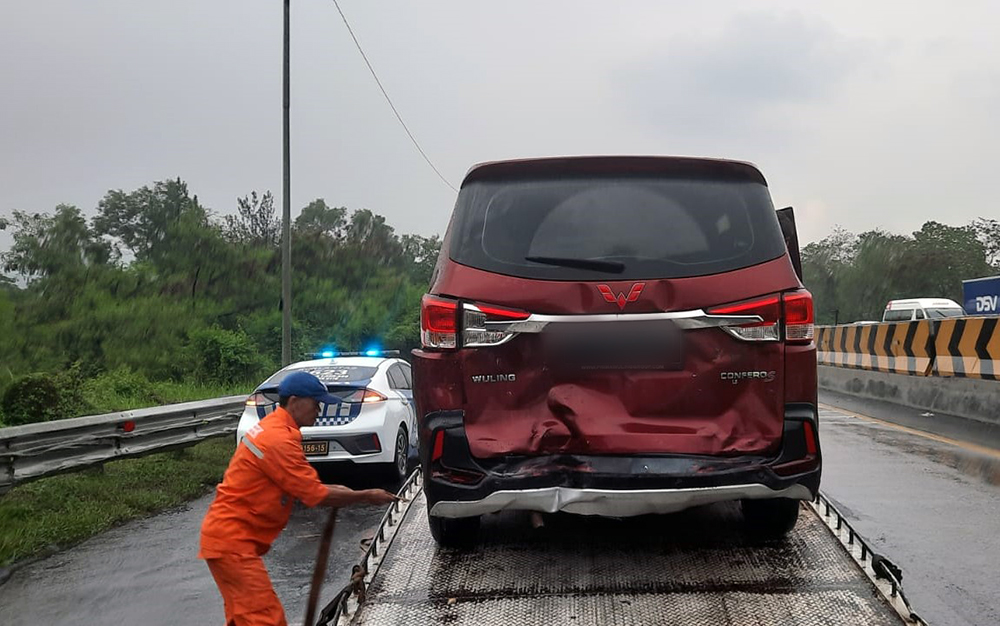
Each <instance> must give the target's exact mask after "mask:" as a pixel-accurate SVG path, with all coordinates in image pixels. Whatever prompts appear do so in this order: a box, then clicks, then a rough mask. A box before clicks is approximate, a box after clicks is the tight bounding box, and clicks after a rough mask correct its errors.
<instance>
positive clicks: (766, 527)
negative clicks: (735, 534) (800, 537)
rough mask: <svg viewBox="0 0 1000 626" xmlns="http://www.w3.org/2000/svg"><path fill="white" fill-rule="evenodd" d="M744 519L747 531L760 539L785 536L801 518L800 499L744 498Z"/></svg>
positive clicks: (742, 506)
mask: <svg viewBox="0 0 1000 626" xmlns="http://www.w3.org/2000/svg"><path fill="white" fill-rule="evenodd" d="M740 507H741V508H742V509H743V521H744V522H745V523H746V528H747V531H748V532H749V533H750V534H751V535H752V536H754V537H757V538H760V539H780V538H782V537H784V536H785V535H786V534H787V533H788V532H789V531H790V530H792V528H794V527H795V522H796V521H797V520H798V519H799V508H800V507H799V501H798V500H789V499H788V498H773V499H770V500H742V501H741V502H740Z"/></svg>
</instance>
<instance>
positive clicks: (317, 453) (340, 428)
mask: <svg viewBox="0 0 1000 626" xmlns="http://www.w3.org/2000/svg"><path fill="white" fill-rule="evenodd" d="M327 354H330V353H327ZM370 354H375V356H369V355H370ZM391 354H392V353H366V354H360V353H349V354H340V355H337V356H325V355H324V358H319V359H316V360H312V361H302V362H299V363H293V364H291V365H289V366H288V367H285V368H284V369H282V370H280V371H278V372H277V373H275V374H274V375H273V376H271V377H270V378H268V379H267V380H265V381H264V382H263V383H261V384H260V385H259V386H258V387H257V388H256V389H255V390H254V392H253V393H252V394H251V395H250V397H249V398H247V402H246V407H245V409H244V410H243V415H242V416H241V417H240V422H239V425H238V426H237V429H236V441H237V443H239V442H240V440H242V439H243V435H244V434H245V433H246V432H247V431H248V430H250V429H251V428H253V427H254V426H255V425H256V424H257V422H259V421H260V420H261V418H263V417H264V416H265V415H267V414H268V413H270V412H271V411H273V410H274V409H275V408H276V407H277V406H278V384H279V383H280V382H281V380H282V379H283V378H284V377H285V376H287V375H288V374H290V373H292V372H297V371H305V372H309V373H310V374H313V375H314V376H316V377H317V378H319V379H320V380H321V381H322V382H323V384H325V385H326V387H327V390H329V392H330V394H331V395H332V396H334V397H336V398H338V399H339V400H340V402H338V403H337V404H324V403H321V404H320V413H319V417H318V418H317V419H316V423H315V424H314V425H313V426H306V427H303V428H302V447H303V450H304V451H305V454H306V458H308V459H309V462H310V463H311V464H312V465H313V466H314V467H316V468H317V469H322V468H323V467H324V466H330V464H334V463H337V462H350V463H354V464H357V465H364V466H369V467H372V469H373V470H376V471H379V472H380V473H382V474H383V475H387V476H388V477H390V478H394V479H402V478H404V477H405V476H406V473H407V469H408V467H409V464H408V463H409V459H410V457H411V451H412V454H413V455H414V456H415V454H416V449H417V429H416V420H415V412H414V410H413V391H412V387H413V384H412V378H411V376H410V365H409V363H407V362H406V361H404V360H402V359H400V358H393V357H392V356H390V355H391Z"/></svg>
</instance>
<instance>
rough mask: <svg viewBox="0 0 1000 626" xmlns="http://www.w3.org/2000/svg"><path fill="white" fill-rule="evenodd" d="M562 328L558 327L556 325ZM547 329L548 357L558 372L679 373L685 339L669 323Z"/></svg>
mask: <svg viewBox="0 0 1000 626" xmlns="http://www.w3.org/2000/svg"><path fill="white" fill-rule="evenodd" d="M557 326H559V325H557ZM562 326H563V328H555V329H553V330H554V331H555V332H550V331H549V329H546V335H547V337H546V339H547V343H548V354H549V359H550V362H551V363H552V365H554V366H556V367H558V368H559V369H566V368H569V369H583V370H605V369H610V370H615V369H654V370H679V369H683V367H684V355H683V345H682V343H683V342H682V335H681V332H680V331H679V329H678V328H677V327H676V326H674V325H673V324H672V323H670V322H661V321H655V322H611V323H603V324H565V325H562Z"/></svg>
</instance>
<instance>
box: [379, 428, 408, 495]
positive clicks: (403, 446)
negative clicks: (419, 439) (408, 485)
mask: <svg viewBox="0 0 1000 626" xmlns="http://www.w3.org/2000/svg"><path fill="white" fill-rule="evenodd" d="M409 463H410V440H409V438H408V437H407V436H406V429H405V428H403V427H402V426H400V427H399V430H397V431H396V443H395V444H394V445H393V455H392V463H389V464H387V465H386V468H385V475H386V478H388V479H390V480H392V481H394V482H401V481H403V480H406V472H407V470H408V469H409Z"/></svg>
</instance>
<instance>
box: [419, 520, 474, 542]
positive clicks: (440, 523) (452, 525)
mask: <svg viewBox="0 0 1000 626" xmlns="http://www.w3.org/2000/svg"><path fill="white" fill-rule="evenodd" d="M427 524H428V525H429V526H430V528H431V536H432V537H434V541H436V542H437V544H438V545H439V546H441V547H443V548H471V547H472V546H474V545H475V544H476V539H477V538H478V535H479V516H478V515H477V516H475V517H454V518H452V517H434V516H433V515H428V516H427Z"/></svg>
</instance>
